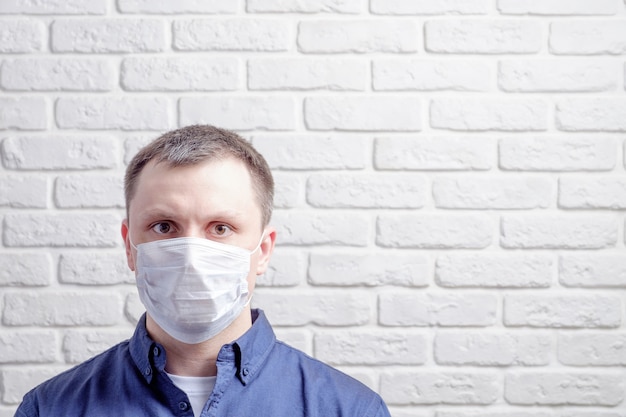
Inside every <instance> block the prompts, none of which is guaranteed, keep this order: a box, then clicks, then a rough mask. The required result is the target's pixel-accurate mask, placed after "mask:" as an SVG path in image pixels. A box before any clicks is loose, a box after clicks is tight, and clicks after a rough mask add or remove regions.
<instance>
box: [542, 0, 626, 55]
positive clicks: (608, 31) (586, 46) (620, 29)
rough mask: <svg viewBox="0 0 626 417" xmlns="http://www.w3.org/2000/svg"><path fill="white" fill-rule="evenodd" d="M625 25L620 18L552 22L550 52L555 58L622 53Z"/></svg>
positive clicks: (625, 35) (625, 52)
mask: <svg viewBox="0 0 626 417" xmlns="http://www.w3.org/2000/svg"><path fill="white" fill-rule="evenodd" d="M594 3H595V2H594ZM625 23H626V21H625V20H624V19H623V18H622V19H618V20H563V21H558V22H552V23H551V24H550V35H549V46H550V52H552V53H553V54H557V55H559V54H563V55H566V54H570V55H596V54H608V55H622V54H626V24H625Z"/></svg>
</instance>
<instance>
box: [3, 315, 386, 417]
mask: <svg viewBox="0 0 626 417" xmlns="http://www.w3.org/2000/svg"><path fill="white" fill-rule="evenodd" d="M252 319H253V325H252V327H251V328H250V329H249V330H248V331H247V332H246V333H245V334H244V335H243V336H242V337H240V338H239V339H238V340H236V341H235V342H233V343H231V344H228V345H224V346H222V348H221V349H220V351H219V354H218V357H217V370H218V371H217V381H216V383H215V388H214V389H213V393H212V394H211V396H210V398H209V401H208V402H207V403H206V404H205V406H204V409H203V411H202V416H203V417H205V416H206V417H209V416H211V417H213V416H229V417H230V416H237V417H245V416H254V417H264V416H267V417H282V416H284V417H297V416H306V417H334V416H337V417H339V416H341V417H357V416H358V417H389V411H388V410H387V407H386V406H385V404H384V402H383V401H382V399H381V398H380V397H379V396H378V394H376V393H374V392H373V391H371V390H370V389H369V388H367V387H366V386H365V385H363V384H361V383H360V382H358V381H356V380H355V379H353V378H351V377H349V376H347V375H345V374H343V373H341V372H339V371H337V370H335V369H333V368H331V367H330V366H328V365H325V364H323V363H322V362H319V361H318V360H316V359H313V358H311V357H309V356H307V355H305V354H304V353H302V352H300V351H298V350H296V349H294V348H292V347H290V346H288V345H286V344H284V343H282V342H280V341H277V340H276V336H275V335H274V332H273V331H272V328H271V326H270V324H269V322H268V321H267V319H266V318H265V314H263V312H262V311H260V310H253V312H252ZM165 361H166V354H165V350H164V349H163V347H162V346H161V345H159V344H158V343H156V342H154V341H153V340H152V339H151V338H150V336H148V332H147V331H146V325H145V316H144V317H143V318H142V319H141V320H140V321H139V324H138V325H137V328H136V330H135V333H134V335H133V337H132V338H131V339H130V340H127V341H125V342H122V343H120V344H118V345H116V346H114V347H112V348H111V349H109V350H107V351H106V352H103V353H101V354H100V355H98V356H95V357H93V358H92V359H90V360H88V361H86V362H84V363H82V364H80V365H78V366H76V367H74V368H72V369H70V370H68V371H66V372H64V373H62V374H60V375H57V376H56V377H54V378H52V379H50V380H48V381H46V382H44V383H43V384H41V385H39V386H38V387H36V388H34V389H33V390H32V391H30V392H29V393H27V394H26V395H25V396H24V400H23V402H22V404H21V405H20V406H19V408H18V409H17V413H16V414H15V416H16V417H35V416H42V417H44V416H54V417H60V416H68V417H70V416H75V417H79V416H80V417H84V416H89V417H101V416H114V417H123V416H133V417H140V416H151V417H158V416H186V417H193V411H192V409H191V406H190V405H189V399H188V398H187V395H186V394H185V393H184V392H183V391H181V390H180V389H179V388H177V387H176V386H175V385H174V384H173V383H172V381H171V380H170V379H169V377H168V376H167V375H166V373H165V371H164V370H165Z"/></svg>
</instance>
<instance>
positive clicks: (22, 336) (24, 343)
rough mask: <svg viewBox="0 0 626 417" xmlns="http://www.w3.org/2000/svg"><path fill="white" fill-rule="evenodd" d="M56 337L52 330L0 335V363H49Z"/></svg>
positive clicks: (8, 332)
mask: <svg viewBox="0 0 626 417" xmlns="http://www.w3.org/2000/svg"><path fill="white" fill-rule="evenodd" d="M56 351H57V337H56V333H55V332H54V331H52V330H45V331H42V330H37V331H23V330H17V331H7V332H4V333H2V334H0V363H8V364H10V363H51V362H54V361H55V360H56V356H57V355H56Z"/></svg>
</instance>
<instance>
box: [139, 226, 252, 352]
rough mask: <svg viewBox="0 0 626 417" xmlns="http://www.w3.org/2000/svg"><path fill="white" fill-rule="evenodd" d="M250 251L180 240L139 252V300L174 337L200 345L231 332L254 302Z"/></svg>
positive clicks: (144, 247)
mask: <svg viewBox="0 0 626 417" xmlns="http://www.w3.org/2000/svg"><path fill="white" fill-rule="evenodd" d="M262 241H263V236H261V240H260V241H259V244H258V245H257V246H256V248H255V249H254V250H252V251H248V250H246V249H243V248H239V247H237V246H231V245H225V244H223V243H218V242H214V241H212V240H208V239H201V238H191V237H181V238H173V239H164V240H156V241H153V242H147V243H142V244H139V245H137V246H135V245H133V243H132V241H131V242H130V244H131V245H132V246H133V247H134V248H135V249H136V250H137V260H136V262H135V269H136V281H137V289H138V291H139V298H140V299H141V302H142V303H143V305H144V306H145V307H146V311H147V312H148V314H150V317H152V318H153V319H154V321H155V322H156V323H157V324H158V325H159V326H160V327H161V328H162V329H163V330H164V331H166V332H167V333H168V334H169V335H170V336H172V337H173V338H175V339H177V340H179V341H181V342H184V343H190V344H193V343H200V342H204V341H206V340H209V339H211V338H212V337H214V336H216V335H217V334H218V333H220V332H222V331H223V330H224V329H225V328H227V327H228V326H229V325H230V324H231V323H232V322H233V321H234V320H235V319H236V318H237V317H239V314H240V313H241V312H242V310H243V309H244V308H245V306H246V305H247V304H248V302H249V301H250V297H249V291H248V281H247V277H248V272H249V271H250V256H251V255H252V254H253V253H254V252H256V251H257V250H258V248H259V246H260V245H261V242H262Z"/></svg>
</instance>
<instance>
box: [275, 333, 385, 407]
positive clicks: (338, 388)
mask: <svg viewBox="0 0 626 417" xmlns="http://www.w3.org/2000/svg"><path fill="white" fill-rule="evenodd" d="M275 346H276V352H275V353H274V357H275V360H277V361H280V362H282V363H284V364H285V365H287V366H289V367H290V368H291V369H293V370H297V372H299V373H300V376H301V378H303V379H304V380H306V381H307V383H308V384H315V385H319V386H320V387H321V388H322V389H324V390H329V391H335V392H337V393H341V394H350V395H353V396H359V397H362V398H365V397H372V398H374V397H376V398H377V397H378V394H376V393H375V392H374V391H373V390H372V389H371V388H369V387H368V386H366V385H365V384H364V383H363V382H361V381H359V380H357V379H356V378H354V377H352V376H350V375H348V374H346V373H345V372H343V371H341V370H339V369H336V368H334V367H333V366H331V365H329V364H327V363H325V362H322V361H321V360H319V359H316V358H314V357H312V356H310V355H309V354H307V353H305V352H303V351H301V350H299V349H297V348H295V347H293V346H290V345H289V344H287V343H284V342H281V341H277V342H276V345H275ZM294 365H297V366H294Z"/></svg>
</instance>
